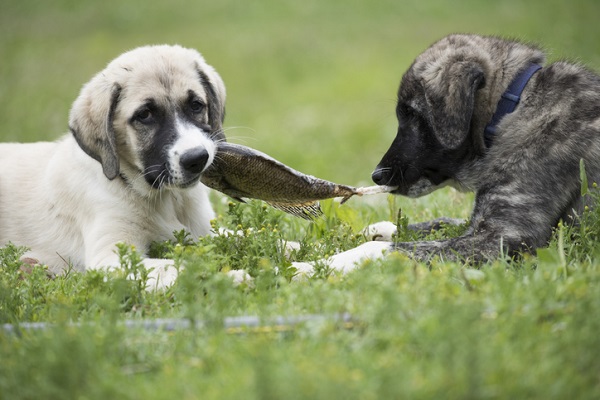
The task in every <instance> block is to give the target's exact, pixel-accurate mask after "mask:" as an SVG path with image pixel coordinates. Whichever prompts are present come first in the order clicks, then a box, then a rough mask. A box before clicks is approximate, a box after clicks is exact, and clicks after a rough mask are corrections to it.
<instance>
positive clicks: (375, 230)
mask: <svg viewBox="0 0 600 400" xmlns="http://www.w3.org/2000/svg"><path fill="white" fill-rule="evenodd" d="M397 229H398V228H397V227H396V225H395V224H393V223H391V222H390V221H381V222H376V223H374V224H371V225H369V226H367V227H366V228H365V229H363V230H362V234H363V235H365V237H366V238H367V239H368V240H377V241H381V242H391V241H392V236H393V235H395V234H396V231H397Z"/></svg>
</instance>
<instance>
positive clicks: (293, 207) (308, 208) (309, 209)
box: [267, 201, 323, 220]
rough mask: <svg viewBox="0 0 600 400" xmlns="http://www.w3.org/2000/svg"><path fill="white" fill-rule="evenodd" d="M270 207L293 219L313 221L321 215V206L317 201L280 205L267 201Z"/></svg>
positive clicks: (279, 203) (280, 203)
mask: <svg viewBox="0 0 600 400" xmlns="http://www.w3.org/2000/svg"><path fill="white" fill-rule="evenodd" d="M267 204H269V205H270V206H271V207H273V208H276V209H278V210H281V211H284V212H286V213H288V214H291V215H293V216H295V217H299V218H304V219H308V220H313V219H315V218H318V217H320V216H321V215H323V211H322V210H321V205H320V204H319V202H318V201H310V202H307V203H282V202H274V201H267Z"/></svg>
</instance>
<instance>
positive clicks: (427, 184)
mask: <svg viewBox="0 0 600 400" xmlns="http://www.w3.org/2000/svg"><path fill="white" fill-rule="evenodd" d="M447 185H448V181H444V182H442V183H440V184H438V185H436V184H434V183H433V182H431V181H430V180H429V179H427V178H420V179H419V180H418V181H416V182H415V183H413V184H412V185H410V186H408V187H406V188H402V187H401V188H400V189H398V190H395V191H394V192H393V193H394V194H400V195H403V196H407V197H411V198H416V197H422V196H425V195H428V194H430V193H431V192H433V191H435V190H437V189H440V188H443V187H444V186H447Z"/></svg>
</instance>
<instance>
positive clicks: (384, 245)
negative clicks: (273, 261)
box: [292, 241, 393, 277]
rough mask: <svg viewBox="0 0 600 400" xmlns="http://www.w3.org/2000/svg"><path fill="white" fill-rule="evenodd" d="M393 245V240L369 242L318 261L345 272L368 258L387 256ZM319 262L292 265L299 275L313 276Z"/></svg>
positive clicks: (375, 258)
mask: <svg viewBox="0 0 600 400" xmlns="http://www.w3.org/2000/svg"><path fill="white" fill-rule="evenodd" d="M392 247H393V243H392V242H381V241H375V242H367V243H363V244H361V245H360V246H358V247H355V248H353V249H350V250H347V251H344V252H342V253H339V254H336V255H334V256H332V257H328V258H325V259H322V260H320V261H317V262H318V263H323V264H326V265H328V266H329V268H331V269H332V270H334V271H339V272H341V273H344V274H345V273H348V272H350V271H352V270H354V269H355V268H356V267H358V266H359V265H360V264H362V263H364V262H365V261H367V260H378V259H381V258H383V257H385V254H386V253H387V252H388V251H391V250H393V248H392ZM317 262H293V263H292V267H294V268H296V271H297V275H296V276H297V277H301V276H311V275H312V274H313V273H314V272H315V264H316V263H317Z"/></svg>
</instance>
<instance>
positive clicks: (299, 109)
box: [0, 0, 600, 400]
mask: <svg viewBox="0 0 600 400" xmlns="http://www.w3.org/2000/svg"><path fill="white" fill-rule="evenodd" d="M0 8H1V9H2V12H0V57H1V58H2V60H3V61H2V63H0V128H1V129H0V139H2V140H3V141H15V140H18V141H35V140H52V139H54V138H56V137H58V136H59V135H60V134H61V133H62V132H66V130H67V114H68V110H69V107H70V104H71V103H72V101H73V100H74V98H75V97H76V95H77V92H78V90H79V88H80V87H81V85H82V84H83V83H84V82H86V81H87V80H88V79H89V78H90V77H91V76H92V75H93V74H94V73H96V72H97V71H99V70H100V69H101V68H102V67H103V66H104V65H105V64H106V63H107V62H108V61H109V60H110V59H112V58H114V57H115V56H116V55H118V54H119V53H120V52H122V51H124V50H126V49H129V48H132V47H135V46H138V45H142V44H147V43H157V42H167V43H174V42H177V43H181V44H183V45H186V46H190V47H195V48H198V49H199V50H200V51H201V52H202V53H203V54H204V55H205V57H206V58H207V60H208V62H209V63H211V64H213V65H214V66H215V67H216V68H217V70H218V71H219V72H220V73H221V74H222V76H223V78H224V80H225V82H226V84H227V87H228V106H227V109H228V112H227V119H226V127H228V131H227V133H228V135H229V137H230V138H231V140H233V141H236V142H238V143H244V144H247V145H250V146H252V147H255V148H258V149H260V150H262V151H265V152H267V153H269V154H271V155H272V156H274V157H276V158H278V159H280V160H281V161H283V162H285V163H287V164H288V165H290V166H292V167H294V168H296V169H299V170H301V171H303V172H306V173H310V174H313V175H316V176H319V177H323V178H326V179H330V180H334V181H337V182H340V183H347V184H354V185H359V184H366V183H368V181H369V174H370V171H371V170H372V169H373V167H374V166H375V165H376V164H377V162H378V161H379V158H380V157H381V155H382V154H383V152H384V151H385V150H386V149H387V147H388V145H389V143H390V142H391V140H392V137H393V135H394V131H395V121H394V111H393V107H394V96H395V90H396V85H397V84H398V82H399V79H400V76H401V74H402V72H404V70H406V68H408V66H409V64H410V62H411V61H412V59H413V58H414V57H415V56H416V55H417V54H418V53H419V52H421V51H422V50H423V49H424V48H425V47H427V46H428V45H429V44H430V43H431V42H432V41H434V40H436V39H438V38H439V37H441V36H443V35H445V34H447V33H450V32H456V31H461V32H476V33H483V34H500V35H506V36H512V37H518V38H522V39H524V40H530V41H535V42H539V43H542V44H543V45H544V46H545V47H546V48H547V49H548V50H549V53H550V58H551V59H557V58H564V57H567V58H573V59H577V60H580V61H582V62H585V63H587V64H588V65H590V66H591V67H592V68H596V69H598V68H599V67H600V53H598V51H597V37H598V36H599V35H598V34H599V33H600V25H598V24H597V15H599V12H600V4H598V3H597V2H595V1H593V0H589V1H586V0H579V1H573V2H569V3H565V2H561V1H558V0H546V1H529V2H522V1H517V0H508V1H504V2H487V1H476V0H471V1H467V0H465V1H459V2H453V3H452V5H449V4H448V3H447V2H443V1H440V0H434V1H430V2H422V1H408V0H407V1H383V0H382V1H377V2H342V1H328V2H322V1H316V0H309V1H303V2H296V1H291V0H290V1H280V2H274V1H269V2H234V1H232V0H224V1H219V2H214V1H212V2H208V1H197V2H194V3H193V4H188V2H184V1H183V0H173V1H171V2H168V3H166V2H158V1H145V2H144V3H139V4H136V3H134V2H122V1H116V0H105V1H103V2H93V3H92V2H75V1H69V0H61V1H54V2H42V1H33V0H28V1H15V0H6V1H4V2H3V3H2V6H1V7H0ZM588 195H592V196H596V194H595V193H594V192H593V193H591V194H588ZM471 199H472V196H469V195H467V196H465V195H461V194H458V193H456V192H454V191H452V190H443V191H440V192H438V193H434V194H432V195H430V196H428V197H426V198H423V199H419V200H409V199H401V198H390V199H387V200H386V198H385V196H379V197H376V198H375V199H369V198H364V199H352V200H351V201H349V202H348V204H346V205H344V206H342V207H339V206H338V205H337V204H336V203H333V202H326V203H325V204H324V206H325V211H326V218H323V219H322V220H319V221H317V222H315V223H308V222H305V221H299V220H295V219H293V218H291V217H287V216H285V215H282V214H281V213H279V212H277V211H274V210H272V209H269V208H266V207H264V206H263V205H262V204H261V203H258V202H255V203H251V204H249V205H237V204H234V205H229V204H228V203H227V201H225V202H223V201H222V198H221V197H219V196H214V199H213V200H214V205H215V207H216V208H217V210H218V214H219V218H218V219H217V221H216V224H217V225H218V226H225V227H230V228H232V229H242V230H243V231H246V230H248V229H252V230H254V232H253V233H252V234H248V235H242V236H239V237H236V238H224V237H220V236H215V237H212V238H201V239H198V238H190V237H187V236H185V234H184V233H179V234H178V235H177V241H176V242H173V243H156V244H155V245H154V246H153V250H152V251H153V253H154V255H160V256H169V257H173V258H174V259H175V260H177V262H182V261H185V262H186V266H187V268H186V269H185V270H184V271H183V272H182V274H181V276H180V278H179V279H178V281H177V283H176V284H175V285H174V286H173V287H172V288H171V289H169V290H168V291H166V292H160V293H147V292H145V291H144V290H143V287H144V285H143V281H144V273H145V271H144V270H143V269H142V268H140V266H139V263H138V255H137V254H136V253H135V252H133V251H132V250H131V249H129V248H128V247H122V248H120V249H119V251H120V252H121V255H122V260H123V266H124V268H123V271H120V272H113V273H110V274H109V273H105V272H97V271H95V272H89V273H86V274H80V273H77V272H74V271H70V272H68V273H67V274H66V275H64V276H59V277H56V278H55V279H48V277H47V275H46V272H45V270H44V269H43V268H34V269H33V271H32V272H31V273H29V274H23V273H22V272H21V271H20V268H19V266H20V265H19V263H18V258H19V255H20V254H21V253H22V249H19V248H17V247H15V246H11V245H9V246H6V247H4V248H3V249H2V250H0V264H1V265H2V266H3V267H2V268H1V269H0V323H10V324H14V325H15V326H16V327H17V329H18V326H19V325H20V324H22V323H25V322H48V323H51V326H50V327H49V328H47V329H46V330H43V331H28V330H21V331H19V332H17V334H14V333H10V334H9V333H6V332H4V331H0V399H2V400H3V399H20V398H23V399H27V398H31V399H33V398H48V399H54V398H56V399H65V398H81V399H96V398H102V399H103V398H132V399H137V398H153V399H162V398H165V399H172V398H203V399H211V398H218V399H222V398H243V399H253V398H257V399H259V398H260V399H268V398H290V399H294V398H298V399H300V398H311V399H312V398H345V399H352V398H360V399H368V398H373V399H379V398H517V397H518V398H598V397H599V396H600V374H599V373H598V371H599V370H600V362H599V361H598V360H599V359H600V336H598V331H599V330H600V329H599V328H600V322H599V321H600V318H599V316H600V271H599V267H598V265H599V264H600V262H599V261H600V257H599V255H600V252H599V247H598V244H597V243H598V233H599V232H600V213H599V212H598V211H594V210H592V211H589V212H588V213H586V215H585V216H584V220H583V223H582V225H581V226H580V227H579V228H577V229H574V228H568V227H563V226H561V227H559V228H558V229H557V231H556V234H555V236H554V238H553V240H552V242H551V243H550V244H549V246H548V247H547V248H545V249H541V250H540V251H539V252H538V254H537V256H525V257H524V258H523V259H522V260H519V261H513V262H510V261H508V260H503V259H499V260H497V261H495V262H493V263H489V264H486V265H484V266H482V267H481V268H480V269H473V268H471V267H469V266H466V265H462V264H459V263H445V262H442V261H439V260H438V261H435V262H433V263H432V264H431V265H429V266H427V265H424V264H419V263H415V262H413V261H411V260H409V259H408V258H406V257H404V256H402V255H394V256H392V257H390V258H389V259H387V260H385V261H381V262H372V263H368V264H367V265H364V266H363V267H362V268H360V269H358V270H357V271H355V272H353V273H351V274H349V275H346V276H338V275H336V274H332V273H331V272H330V271H328V269H327V267H326V266H325V265H323V266H321V268H320V270H319V273H318V274H317V276H315V277H314V278H311V279H307V280H303V281H291V280H290V278H291V277H292V276H293V274H294V271H293V269H292V268H291V265H290V261H293V260H296V259H298V260H314V259H319V258H321V257H323V256H326V255H328V254H331V253H332V252H335V251H339V250H343V249H346V248H350V247H353V246H355V245H356V244H358V243H361V242H362V241H363V240H364V238H362V237H361V236H360V234H359V232H360V229H362V227H364V226H366V225H367V224H368V223H371V222H375V221H378V220H382V219H388V220H392V221H395V220H396V216H397V211H398V209H402V213H403V215H404V216H406V217H407V218H408V219H409V220H410V221H411V222H418V221H423V220H426V219H430V218H434V217H438V216H442V215H446V216H453V217H467V216H468V214H469V209H470V206H471ZM455 234H456V232H454V231H446V232H442V233H438V234H437V235H455ZM280 240H298V241H300V242H301V243H302V247H301V248H300V250H299V251H298V252H296V253H294V254H291V256H289V257H288V256H286V255H285V254H284V253H283V251H282V249H281V246H280V245H279V242H280ZM275 267H278V268H275ZM238 268H243V269H246V270H247V271H249V273H250V274H251V275H252V276H254V277H255V279H254V283H253V284H252V285H242V286H239V287H234V286H233V285H232V284H231V283H230V281H229V280H228V279H227V278H226V276H225V275H224V274H223V273H222V271H223V270H227V269H238ZM129 273H133V274H136V275H137V276H138V277H139V279H138V280H128V279H125V277H126V276H127V274H129ZM340 313H348V314H349V315H351V316H352V318H353V320H352V321H353V323H352V324H346V323H342V322H339V321H336V320H335V319H333V318H332V319H328V320H325V321H323V320H315V321H309V322H306V323H303V324H299V325H297V326H295V327H293V328H285V327H278V326H275V325H269V323H268V321H269V320H270V319H271V318H272V317H274V316H281V315H283V316H303V315H310V314H319V315H325V316H333V315H338V314H340ZM240 315H256V316H259V317H261V318H263V319H264V321H265V324H266V326H265V327H263V328H260V329H256V328H248V329H241V330H232V329H226V328H223V321H224V319H225V318H226V317H231V316H240ZM157 318H182V319H184V320H190V321H202V322H203V323H204V326H203V327H202V328H199V329H183V330H178V331H173V332H167V331H144V330H141V329H131V328H125V327H124V324H123V322H124V320H126V319H132V320H134V321H140V320H143V319H157Z"/></svg>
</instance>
